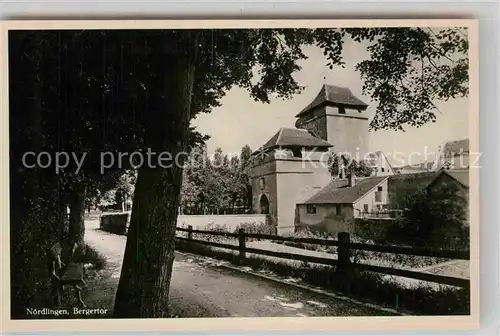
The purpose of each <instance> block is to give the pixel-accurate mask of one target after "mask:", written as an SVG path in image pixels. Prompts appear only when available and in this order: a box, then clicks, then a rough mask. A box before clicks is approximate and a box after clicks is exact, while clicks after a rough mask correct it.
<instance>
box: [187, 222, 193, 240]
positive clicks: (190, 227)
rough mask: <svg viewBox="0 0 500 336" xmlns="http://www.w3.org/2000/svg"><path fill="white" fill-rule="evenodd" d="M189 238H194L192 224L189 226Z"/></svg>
mask: <svg viewBox="0 0 500 336" xmlns="http://www.w3.org/2000/svg"><path fill="white" fill-rule="evenodd" d="M188 239H189V240H191V239H193V226H192V225H189V226H188Z"/></svg>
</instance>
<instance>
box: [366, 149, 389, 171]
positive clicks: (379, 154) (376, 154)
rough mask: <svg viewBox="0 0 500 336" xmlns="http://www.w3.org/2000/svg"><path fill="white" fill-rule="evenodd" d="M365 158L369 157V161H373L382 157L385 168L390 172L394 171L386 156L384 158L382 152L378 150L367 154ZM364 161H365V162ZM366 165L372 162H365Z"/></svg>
mask: <svg viewBox="0 0 500 336" xmlns="http://www.w3.org/2000/svg"><path fill="white" fill-rule="evenodd" d="M367 156H369V157H370V158H371V160H373V159H378V158H381V157H382V158H383V159H384V161H385V162H386V163H387V167H388V168H389V169H390V170H394V168H393V167H392V165H391V163H390V162H389V160H388V159H387V156H385V154H384V152H382V151H380V150H379V151H376V152H370V153H368V155H367ZM371 160H368V161H371ZM365 161H367V160H365ZM367 163H368V164H371V163H372V162H367Z"/></svg>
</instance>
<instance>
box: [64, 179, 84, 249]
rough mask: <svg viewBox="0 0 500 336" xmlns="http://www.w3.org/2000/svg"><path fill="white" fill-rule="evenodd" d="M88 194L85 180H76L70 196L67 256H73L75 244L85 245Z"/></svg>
mask: <svg viewBox="0 0 500 336" xmlns="http://www.w3.org/2000/svg"><path fill="white" fill-rule="evenodd" d="M86 196H87V185H86V183H85V182H76V183H75V184H74V186H73V188H72V190H71V195H70V197H69V211H70V213H69V230H68V240H67V242H66V243H67V246H66V253H65V257H66V258H67V259H68V258H70V257H71V251H72V249H73V247H74V245H75V244H77V247H78V248H83V247H84V245H85V241H84V237H85V198H86Z"/></svg>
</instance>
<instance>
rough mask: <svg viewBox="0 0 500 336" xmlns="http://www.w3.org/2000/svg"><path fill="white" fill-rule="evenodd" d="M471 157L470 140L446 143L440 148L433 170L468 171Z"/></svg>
mask: <svg viewBox="0 0 500 336" xmlns="http://www.w3.org/2000/svg"><path fill="white" fill-rule="evenodd" d="M469 156H470V150H469V139H462V140H455V141H448V142H445V143H443V144H442V145H440V146H439V147H438V150H437V155H436V158H435V161H434V164H433V170H436V171H437V170H439V169H441V168H446V169H468V168H469V159H470V158H469Z"/></svg>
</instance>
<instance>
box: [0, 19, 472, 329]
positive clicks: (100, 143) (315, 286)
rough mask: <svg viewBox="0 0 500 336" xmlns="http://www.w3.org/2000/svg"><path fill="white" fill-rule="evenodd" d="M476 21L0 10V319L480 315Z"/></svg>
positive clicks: (112, 322)
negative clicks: (99, 16)
mask: <svg viewBox="0 0 500 336" xmlns="http://www.w3.org/2000/svg"><path fill="white" fill-rule="evenodd" d="M477 40H478V36H477V22H476V21H474V20H411V21H410V20H354V21H352V20H344V21H342V20H330V21H328V20H293V21H292V20H288V21H287V20H263V21H260V20H252V21H245V20H234V21H203V20H198V21H119V20H118V21H11V22H3V23H2V46H3V49H2V50H3V53H2V63H1V65H2V76H3V87H2V99H1V101H2V103H3V113H2V114H1V116H2V119H1V126H2V132H1V134H2V137H3V141H2V155H3V156H4V158H5V160H6V161H7V158H8V161H9V165H8V166H7V165H3V168H2V174H1V178H2V185H3V186H4V188H2V193H3V199H2V202H1V204H2V211H1V212H2V215H3V219H4V220H3V226H2V246H3V254H2V258H3V259H2V261H3V262H2V266H3V272H2V274H3V275H2V277H3V278H2V280H3V281H2V285H3V286H2V297H4V298H5V300H4V301H3V305H4V306H3V309H2V313H3V316H2V326H3V328H4V329H5V330H6V331H7V330H8V331H45V330H52V331H56V330H72V329H78V330H82V331H125V330H127V331H133V330H166V329H168V330H177V331H188V330H213V331H217V330H219V331H222V330H233V331H236V330H252V329H256V330H257V329H258V330H264V329H268V330H319V329H322V330H328V329H331V330H334V329H337V330H361V329H364V330H375V329H386V330H405V329H413V330H416V329H433V330H437V329H441V330H442V329H454V330H456V329H471V328H475V327H477V326H478V323H479V278H478V276H479V271H478V270H479V269H478V267H479V254H478V251H479V250H478V246H479V245H478V244H479V242H478V238H479V217H478V211H479V204H478V171H479V169H480V166H479V159H480V153H479V152H478V143H477V139H478V129H477V127H478V121H477V120H478V111H477V103H478V102H477V97H478V96H477V94H478V93H477V63H478V49H477ZM88 320H91V321H92V323H88V322H90V321H88Z"/></svg>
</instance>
